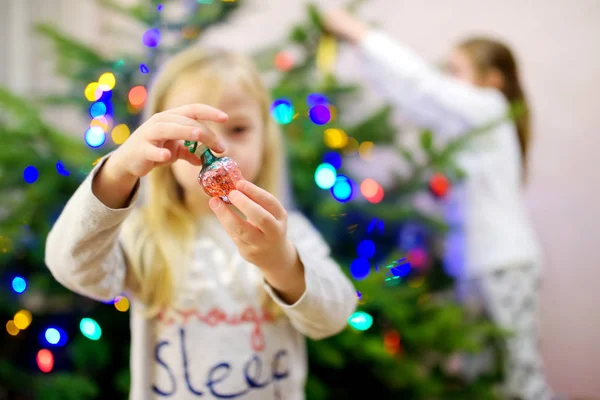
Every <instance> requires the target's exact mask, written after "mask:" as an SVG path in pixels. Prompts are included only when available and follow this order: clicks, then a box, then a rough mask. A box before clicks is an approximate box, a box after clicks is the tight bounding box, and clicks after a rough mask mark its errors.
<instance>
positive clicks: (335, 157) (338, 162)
mask: <svg viewBox="0 0 600 400" xmlns="http://www.w3.org/2000/svg"><path fill="white" fill-rule="evenodd" d="M323 162H326V163H328V164H331V165H333V168H335V169H340V168H341V167H342V156H341V155H340V154H339V153H337V152H335V151H328V152H327V153H325V154H324V155H323Z"/></svg>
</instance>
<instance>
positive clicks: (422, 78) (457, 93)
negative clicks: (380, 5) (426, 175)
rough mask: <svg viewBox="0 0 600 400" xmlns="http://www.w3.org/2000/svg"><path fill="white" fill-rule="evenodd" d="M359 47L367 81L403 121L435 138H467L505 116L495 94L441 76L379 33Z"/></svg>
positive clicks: (372, 33)
mask: <svg viewBox="0 0 600 400" xmlns="http://www.w3.org/2000/svg"><path fill="white" fill-rule="evenodd" d="M358 47H359V50H360V52H361V54H362V55H363V57H364V58H365V60H366V67H367V74H368V76H369V77H370V78H371V79H372V80H373V81H374V83H375V85H376V86H377V87H378V88H379V89H381V91H382V93H383V94H384V95H385V96H386V97H387V98H388V100H389V101H390V102H392V103H393V104H394V105H395V106H397V107H398V111H399V113H400V114H401V115H402V117H404V118H405V119H407V120H409V121H411V122H412V123H415V124H417V125H419V126H421V127H423V128H427V129H430V130H432V131H434V132H436V133H437V134H438V135H444V136H449V137H452V136H457V135H460V134H464V133H467V132H468V131H469V130H471V129H473V128H477V127H480V126H481V125H484V124H487V123H490V122H492V121H494V120H495V119H497V118H502V117H503V116H504V115H506V112H507V111H508V103H507V102H506V100H505V98H504V96H503V95H502V93H501V92H499V91H498V90H496V89H493V88H482V87H477V86H474V85H470V84H468V83H465V82H462V81H460V80H458V79H455V78H452V77H450V76H447V75H444V74H443V73H442V72H441V71H439V70H437V69H436V68H435V67H433V66H432V65H430V64H429V63H427V62H426V61H425V60H423V59H422V58H421V57H419V56H418V55H417V54H415V53H414V52H413V51H411V50H410V49H408V48H407V47H405V46H403V45H402V44H400V43H398V42H396V41H394V40H392V39H391V38H389V37H388V36H386V35H384V34H383V33H381V32H379V31H370V32H369V33H368V34H367V35H366V36H365V38H364V39H363V40H362V41H361V42H360V43H359V44H358Z"/></svg>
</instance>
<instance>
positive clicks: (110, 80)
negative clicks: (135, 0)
mask: <svg viewBox="0 0 600 400" xmlns="http://www.w3.org/2000/svg"><path fill="white" fill-rule="evenodd" d="M116 83H117V80H116V78H115V75H114V74H113V73H112V72H105V73H103V74H102V75H100V78H99V79H98V85H99V86H100V87H102V91H107V90H113V89H114V87H115V84H116Z"/></svg>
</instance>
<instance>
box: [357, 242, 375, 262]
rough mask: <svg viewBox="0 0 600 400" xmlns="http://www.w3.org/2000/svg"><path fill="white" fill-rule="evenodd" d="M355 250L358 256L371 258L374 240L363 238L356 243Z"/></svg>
mask: <svg viewBox="0 0 600 400" xmlns="http://www.w3.org/2000/svg"><path fill="white" fill-rule="evenodd" d="M356 252H357V253H358V256H359V257H362V258H371V257H373V256H374V255H375V242H373V241H372V240H371V239H364V240H361V242H360V243H359V244H358V247H357V248H356Z"/></svg>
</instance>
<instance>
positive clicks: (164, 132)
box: [148, 122, 225, 153]
mask: <svg viewBox="0 0 600 400" xmlns="http://www.w3.org/2000/svg"><path fill="white" fill-rule="evenodd" d="M148 136H149V137H148V138H149V139H150V140H153V141H164V140H188V141H190V142H202V143H204V144H206V145H207V146H208V147H210V148H211V149H213V150H214V151H216V152H217V153H222V152H224V151H225V146H224V145H223V143H221V141H220V140H219V138H218V137H217V135H216V134H215V133H214V132H213V131H211V130H210V129H208V127H206V126H205V125H201V124H198V125H197V126H190V125H182V124H178V123H173V122H157V123H156V124H155V125H154V129H152V130H150V133H149V134H148Z"/></svg>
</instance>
